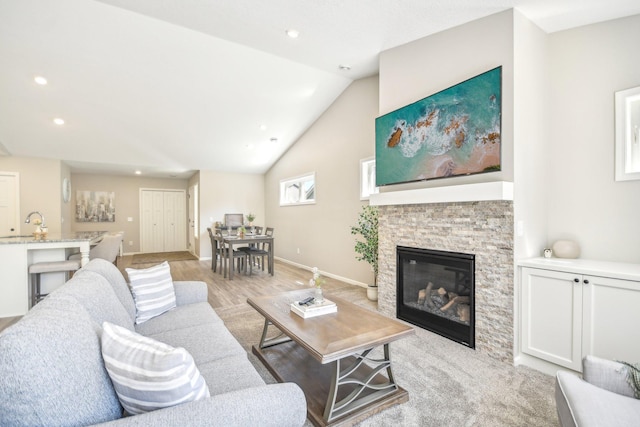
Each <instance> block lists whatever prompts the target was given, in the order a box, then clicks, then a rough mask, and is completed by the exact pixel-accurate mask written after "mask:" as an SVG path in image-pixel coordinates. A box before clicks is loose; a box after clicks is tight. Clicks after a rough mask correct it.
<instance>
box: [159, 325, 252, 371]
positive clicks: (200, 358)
mask: <svg viewBox="0 0 640 427" xmlns="http://www.w3.org/2000/svg"><path fill="white" fill-rule="evenodd" d="M150 337H151V338H153V339H156V340H158V341H162V342H163V343H166V344H169V345H171V346H173V347H183V348H185V349H187V351H188V352H189V353H191V355H192V356H193V358H194V359H195V361H196V364H198V365H200V364H201V363H205V362H210V361H212V360H219V359H223V358H225V357H229V356H237V355H242V356H245V357H246V354H247V352H246V351H245V350H244V349H243V348H242V346H241V345H240V344H239V343H238V341H236V339H235V338H234V337H233V335H231V332H229V330H228V329H227V328H226V327H225V326H224V324H223V323H219V324H207V325H198V326H192V327H190V328H184V329H173V330H170V331H166V332H162V333H159V334H153V335H150Z"/></svg>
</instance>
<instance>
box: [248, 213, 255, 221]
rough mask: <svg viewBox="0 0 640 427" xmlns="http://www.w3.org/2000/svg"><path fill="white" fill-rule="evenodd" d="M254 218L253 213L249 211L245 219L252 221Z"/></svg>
mask: <svg viewBox="0 0 640 427" xmlns="http://www.w3.org/2000/svg"><path fill="white" fill-rule="evenodd" d="M254 219H256V216H255V215H254V214H252V213H251V212H249V213H248V214H247V221H249V222H253V220H254Z"/></svg>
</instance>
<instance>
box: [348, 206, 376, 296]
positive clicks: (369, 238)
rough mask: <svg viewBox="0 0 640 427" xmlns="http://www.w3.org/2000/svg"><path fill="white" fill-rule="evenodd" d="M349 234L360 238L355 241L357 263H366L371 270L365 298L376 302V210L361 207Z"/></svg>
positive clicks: (372, 207) (374, 208) (369, 207)
mask: <svg viewBox="0 0 640 427" xmlns="http://www.w3.org/2000/svg"><path fill="white" fill-rule="evenodd" d="M351 234H353V235H356V236H360V237H362V239H363V240H356V245H355V248H354V249H355V251H356V253H357V254H358V256H356V259H357V260H358V261H366V262H368V263H369V264H370V265H371V269H372V270H373V285H369V287H368V288H367V298H369V299H370V300H371V301H377V300H378V209H377V208H376V207H375V206H363V207H362V211H361V212H360V215H359V216H358V225H357V226H355V227H351Z"/></svg>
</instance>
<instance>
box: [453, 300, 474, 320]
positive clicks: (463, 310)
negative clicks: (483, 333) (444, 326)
mask: <svg viewBox="0 0 640 427" xmlns="http://www.w3.org/2000/svg"><path fill="white" fill-rule="evenodd" d="M456 309H457V312H458V317H459V318H460V321H461V322H469V321H470V320H471V306H470V305H469V304H458V307H456Z"/></svg>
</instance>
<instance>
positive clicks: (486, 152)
mask: <svg viewBox="0 0 640 427" xmlns="http://www.w3.org/2000/svg"><path fill="white" fill-rule="evenodd" d="M501 85H502V67H497V68H494V69H493V70H490V71H487V72H485V73H482V74H480V75H478V76H476V77H473V78H470V79H469V80H466V81H464V82H462V83H458V84H457V85H455V86H452V87H450V88H447V89H444V90H442V91H440V92H438V93H435V94H433V95H431V96H428V97H426V98H424V99H421V100H420V101H417V102H414V103H413V104H410V105H407V106H405V107H402V108H400V109H398V110H396V111H392V112H390V113H388V114H385V115H384V116H381V117H378V118H377V119H376V185H378V186H381V185H389V184H399V183H403V182H411V181H421V180H427V179H436V178H445V177H451V176H459V175H470V174H476V173H483V172H493V171H499V170H500V152H501Z"/></svg>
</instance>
